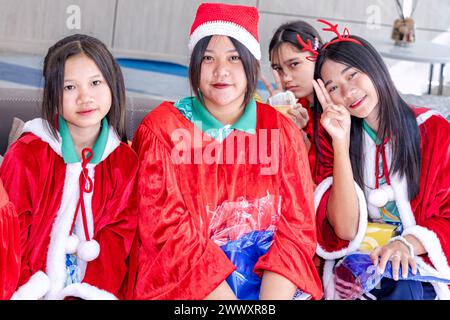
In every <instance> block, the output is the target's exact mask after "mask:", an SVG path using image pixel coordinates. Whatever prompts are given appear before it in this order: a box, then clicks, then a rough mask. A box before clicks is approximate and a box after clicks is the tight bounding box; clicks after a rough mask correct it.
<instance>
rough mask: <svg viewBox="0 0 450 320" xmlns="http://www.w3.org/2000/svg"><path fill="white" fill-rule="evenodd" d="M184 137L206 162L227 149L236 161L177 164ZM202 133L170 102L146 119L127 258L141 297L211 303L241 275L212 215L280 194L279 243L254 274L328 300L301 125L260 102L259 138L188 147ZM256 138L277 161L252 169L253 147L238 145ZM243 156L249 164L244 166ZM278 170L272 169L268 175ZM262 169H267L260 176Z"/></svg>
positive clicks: (236, 135)
mask: <svg viewBox="0 0 450 320" xmlns="http://www.w3.org/2000/svg"><path fill="white" fill-rule="evenodd" d="M272 129H274V130H273V131H272ZM180 130H181V131H183V132H184V133H187V135H185V136H184V138H186V140H185V142H186V141H187V144H188V145H189V146H188V150H187V151H188V152H189V153H191V156H192V158H194V157H195V155H194V154H198V153H197V152H199V153H200V155H207V154H210V153H211V150H213V149H214V148H216V147H221V146H225V147H226V150H234V152H233V155H234V158H232V161H231V163H230V162H227V160H226V159H225V157H226V154H228V153H227V152H224V154H223V158H222V157H221V159H222V160H223V162H224V163H218V161H214V162H213V163H206V161H204V162H203V163H200V164H199V163H197V164H189V163H178V162H177V161H174V158H173V155H174V153H175V154H177V146H178V143H177V141H175V142H174V141H172V135H173V134H179V133H180ZM274 131H275V132H276V133H273V132H274ZM264 132H265V133H266V135H265V136H264ZM196 135H197V136H198V135H200V136H201V135H202V131H200V129H199V128H197V127H196V126H194V124H193V123H191V122H190V121H189V120H188V119H187V118H185V117H184V116H183V115H182V114H181V113H180V111H179V110H178V109H177V108H175V107H174V106H173V104H172V103H169V102H164V103H162V104H161V105H160V106H159V107H157V108H156V109H155V110H153V111H152V112H151V113H150V114H149V115H148V116H147V117H146V118H145V119H144V120H143V122H142V123H141V125H140V126H139V128H138V130H137V132H136V135H135V136H134V140H133V148H134V149H135V150H136V151H137V153H138V156H139V163H140V166H139V173H138V177H139V178H138V183H137V186H138V191H137V193H138V208H139V212H140V215H139V223H138V226H139V227H138V229H139V231H138V237H137V241H136V243H135V246H134V249H133V250H134V258H133V259H130V260H131V261H134V262H130V279H131V280H132V281H133V283H134V286H135V290H134V298H135V299H204V298H205V297H206V296H207V295H208V294H209V293H211V292H212V291H213V290H214V289H215V288H216V287H217V286H218V285H219V284H220V283H221V282H223V281H224V280H225V279H226V278H227V277H228V276H229V275H230V274H231V273H232V272H233V271H234V270H235V267H234V265H233V264H232V263H231V261H230V260H229V259H228V258H227V256H226V255H225V254H224V252H223V251H222V250H221V249H220V247H219V246H218V245H217V244H216V243H214V242H213V241H212V240H211V239H210V235H209V231H208V226H209V221H210V216H209V215H208V213H207V209H206V208H207V207H208V208H216V207H218V206H219V205H220V204H222V203H223V202H224V201H235V200H236V199H238V198H240V197H245V198H246V199H260V198H262V197H265V196H267V195H268V194H271V195H274V196H276V197H281V201H282V204H281V217H280V220H279V222H278V225H277V230H276V232H275V236H274V242H273V243H272V245H271V248H270V249H269V251H268V252H267V254H265V255H263V256H261V257H260V259H259V260H258V262H257V263H256V265H255V268H254V271H255V272H256V273H257V274H258V275H260V276H261V275H262V274H263V272H264V270H269V271H273V272H276V273H278V274H281V275H282V276H284V277H286V278H287V279H289V280H290V281H291V282H292V283H294V284H295V285H296V286H297V287H298V288H300V289H301V290H303V291H304V292H307V293H309V294H311V295H312V297H313V298H315V299H319V298H321V297H322V286H321V283H320V278H319V276H318V273H317V271H316V269H315V267H314V263H313V261H312V257H313V255H314V252H315V247H316V245H317V242H316V230H315V222H314V211H313V198H312V197H313V189H312V179H311V173H310V171H309V166H308V161H307V153H306V148H305V145H304V143H303V140H302V138H301V136H300V135H299V134H298V129H297V128H296V127H295V125H294V123H293V122H291V121H289V120H288V119H287V118H286V117H284V116H282V115H281V114H280V113H278V112H277V111H276V110H275V109H274V108H271V107H270V106H267V105H264V104H260V103H257V111H256V135H252V134H249V133H245V132H243V131H239V130H234V131H232V132H231V133H230V135H229V136H227V137H226V138H225V139H224V140H223V141H222V142H218V141H216V140H214V139H206V141H205V140H204V141H202V142H200V144H197V145H195V143H194V144H189V142H190V141H189V139H190V138H189V137H195V136H196ZM273 136H278V137H279V140H278V141H279V143H278V144H276V143H275V144H273V143H272V144H271V141H272V140H271V137H273ZM204 137H205V136H204ZM251 137H253V138H255V137H257V139H258V141H257V144H256V145H257V146H259V147H261V146H262V148H264V147H268V149H269V150H268V151H267V150H266V151H265V152H266V154H269V155H270V153H271V152H274V158H277V160H279V162H278V164H275V165H274V164H273V163H271V164H270V163H268V162H267V161H266V162H264V161H263V160H261V159H259V160H258V161H255V162H253V163H250V161H248V159H249V156H250V155H249V143H246V144H245V149H244V150H242V149H241V150H242V153H239V152H237V151H236V148H237V147H236V146H237V144H235V143H234V142H235V141H236V139H240V138H243V139H246V138H249V139H251ZM265 137H268V140H266V139H265ZM245 141H247V142H248V140H245ZM275 145H276V146H275ZM274 146H275V147H276V149H274V148H275V147H274ZM278 147H279V148H278ZM233 148H234V149H233ZM238 153H239V155H238ZM242 156H244V157H245V158H244V159H247V161H243V162H239V161H238V157H242ZM175 158H176V157H175ZM190 159H191V158H190ZM240 159H243V158H240ZM197 160H198V159H197ZM263 162H264V163H265V164H263ZM271 165H274V167H276V170H275V171H271V169H269V167H270V166H271ZM264 169H269V170H268V171H267V172H265V174H261V172H264ZM272 169H273V167H272ZM269 172H270V173H269ZM133 268H134V270H132V269H133ZM131 287H133V285H131Z"/></svg>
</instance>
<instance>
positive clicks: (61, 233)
mask: <svg viewBox="0 0 450 320" xmlns="http://www.w3.org/2000/svg"><path fill="white" fill-rule="evenodd" d="M80 173H81V165H80V163H69V164H67V167H66V176H65V180H64V188H63V194H62V199H61V206H60V208H59V210H58V213H57V215H56V218H55V221H54V223H53V226H52V231H51V233H50V244H49V247H48V253H47V274H48V276H49V278H50V281H51V288H50V291H49V292H48V294H47V295H46V298H47V299H55V298H56V296H57V295H58V293H59V292H60V291H61V290H62V289H64V285H65V282H66V241H67V238H68V236H69V234H70V228H71V226H72V221H73V216H74V213H75V209H76V206H77V200H78V197H79V190H78V189H79V186H78V179H79V175H80ZM80 218H81V217H80V216H78V219H77V221H76V228H75V229H76V230H77V231H79V229H80V228H79V227H77V225H78V224H79V220H80ZM82 229H83V227H82V225H81V230H82ZM77 236H78V237H79V238H80V236H81V235H80V233H79V232H77ZM80 239H84V236H83V237H82V238H80Z"/></svg>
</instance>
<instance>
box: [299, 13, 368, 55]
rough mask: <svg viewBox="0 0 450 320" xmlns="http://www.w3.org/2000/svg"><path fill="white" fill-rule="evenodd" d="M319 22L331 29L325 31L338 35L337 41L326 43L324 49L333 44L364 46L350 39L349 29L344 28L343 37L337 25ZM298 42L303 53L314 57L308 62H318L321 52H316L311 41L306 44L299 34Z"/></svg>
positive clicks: (320, 20)
mask: <svg viewBox="0 0 450 320" xmlns="http://www.w3.org/2000/svg"><path fill="white" fill-rule="evenodd" d="M317 21H319V22H321V23H324V24H326V25H327V26H329V28H323V29H322V30H323V31H331V32H334V33H335V34H336V35H337V39H334V40H333V41H330V42H328V43H326V44H325V45H324V46H323V47H322V49H325V48H326V47H328V46H329V45H331V44H333V43H337V42H353V43H357V44H360V45H363V44H362V43H361V42H360V41H358V40H356V39H353V38H350V32H349V31H348V29H347V28H344V31H343V32H342V35H341V34H340V33H339V31H338V25H337V24H332V23H330V22H328V21H326V20H323V19H318V20H317ZM297 40H298V42H299V43H300V44H301V45H302V47H303V49H302V51H308V52H310V53H312V54H313V56H309V57H306V59H307V60H309V61H313V62H314V61H316V60H317V56H318V55H319V52H318V51H317V50H315V49H314V48H313V46H312V45H311V40H309V39H308V42H307V43H305V42H304V41H303V39H302V37H300V35H299V34H297Z"/></svg>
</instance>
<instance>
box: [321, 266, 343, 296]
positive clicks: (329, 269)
mask: <svg viewBox="0 0 450 320" xmlns="http://www.w3.org/2000/svg"><path fill="white" fill-rule="evenodd" d="M335 262H336V261H335V260H325V263H324V265H323V274H322V282H323V291H324V299H325V300H335V299H336V298H337V297H339V295H337V294H336V290H335V288H334V272H333V270H334V264H335Z"/></svg>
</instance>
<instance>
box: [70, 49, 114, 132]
mask: <svg viewBox="0 0 450 320" xmlns="http://www.w3.org/2000/svg"><path fill="white" fill-rule="evenodd" d="M111 101H112V98H111V90H110V89H109V87H108V84H107V83H106V81H105V79H104V77H103V75H102V73H101V71H100V69H99V68H98V66H97V65H96V64H95V62H94V61H93V60H92V59H90V58H89V57H87V56H86V55H84V54H78V55H76V56H72V57H70V58H69V59H67V61H66V63H65V66H64V90H63V106H62V110H61V111H62V112H61V116H62V117H63V118H64V119H65V120H66V121H67V124H68V127H69V129H71V128H73V127H75V128H93V129H98V128H99V126H100V122H101V120H102V119H103V118H104V117H105V116H106V115H107V114H108V112H109V110H110V108H111Z"/></svg>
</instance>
